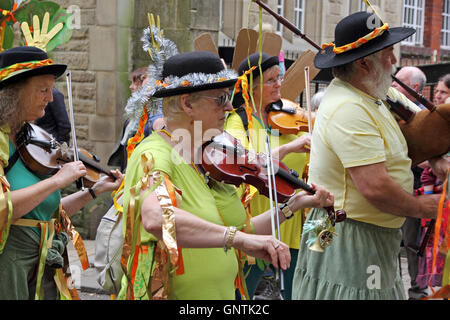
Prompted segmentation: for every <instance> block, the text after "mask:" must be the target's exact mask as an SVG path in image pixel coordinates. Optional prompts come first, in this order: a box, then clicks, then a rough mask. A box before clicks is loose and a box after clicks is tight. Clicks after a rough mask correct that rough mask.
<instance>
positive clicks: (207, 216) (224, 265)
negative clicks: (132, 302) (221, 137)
mask: <svg viewBox="0 0 450 320" xmlns="http://www.w3.org/2000/svg"><path fill="white" fill-rule="evenodd" d="M144 152H150V153H151V154H152V156H153V158H154V168H153V170H155V171H160V172H162V173H165V174H167V176H168V177H169V179H170V180H171V182H172V183H173V185H174V186H176V187H177V188H178V189H179V190H181V193H182V195H181V196H182V200H181V203H178V207H179V208H180V209H183V210H185V211H188V212H190V213H192V214H194V215H196V216H198V217H200V218H202V219H204V220H207V221H209V222H212V223H215V224H219V225H224V224H225V225H233V226H236V227H237V228H238V229H242V228H243V227H244V224H245V218H246V216H245V210H244V208H243V206H242V204H241V202H240V200H239V197H238V195H237V192H236V188H235V187H234V186H231V185H226V184H223V183H220V182H217V181H213V183H212V187H211V188H210V187H208V185H207V184H206V182H205V180H204V178H203V176H200V175H199V174H198V173H197V172H196V171H195V170H194V169H193V168H192V167H191V166H190V165H189V164H187V163H186V162H185V161H184V160H183V158H182V157H181V156H180V155H179V154H178V152H177V151H175V150H174V149H173V148H172V146H170V145H169V144H168V143H167V142H166V141H165V140H164V139H163V138H162V137H161V136H160V135H159V134H157V133H153V134H152V135H150V136H149V137H147V138H146V139H145V140H143V141H142V142H141V143H140V144H139V146H138V147H137V148H136V149H135V151H134V152H133V154H132V156H131V157H130V160H129V163H128V167H127V171H126V176H125V187H124V215H125V216H126V211H127V205H126V204H127V203H128V199H129V190H130V188H132V187H133V186H134V185H135V184H136V183H137V182H138V180H139V178H140V177H141V176H142V175H143V171H142V168H141V164H140V159H141V154H143V153H144ZM155 240H156V238H155V237H154V236H153V235H151V234H150V233H148V232H146V231H145V230H144V229H143V228H141V241H142V244H144V245H145V244H149V243H151V242H152V241H155ZM181 252H182V259H183V263H184V274H182V275H176V274H175V273H172V274H169V285H170V291H169V299H181V300H185V299H194V300H197V299H213V300H215V299H219V300H222V299H235V287H234V281H235V279H236V276H237V275H238V261H237V257H236V254H235V252H234V250H232V251H228V253H225V252H224V250H223V248H207V249H191V248H183V249H182V251H181ZM152 256H153V255H152V253H151V252H149V253H146V254H144V255H141V256H140V257H139V261H140V262H139V265H138V270H137V275H136V280H135V288H134V292H135V298H136V299H148V296H147V293H146V285H145V283H148V278H149V270H148V266H149V263H148V260H149V259H150V260H151V259H152V258H153V257H152ZM141 260H142V263H141ZM146 261H147V262H146ZM146 269H147V270H146ZM139 279H141V280H142V281H140V280H139ZM125 287H126V279H123V281H122V291H121V293H120V294H119V298H123V297H124V295H125V292H126V290H125Z"/></svg>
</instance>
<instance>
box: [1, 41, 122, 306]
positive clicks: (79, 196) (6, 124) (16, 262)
mask: <svg viewBox="0 0 450 320" xmlns="http://www.w3.org/2000/svg"><path fill="white" fill-rule="evenodd" d="M66 67H67V66H66V65H57V64H53V62H52V61H51V60H50V59H48V56H47V54H46V53H45V52H44V51H42V50H40V49H38V48H34V47H16V48H12V49H9V50H6V51H3V52H2V53H0V114H1V115H2V117H1V118H0V128H1V139H0V142H1V145H0V147H1V155H2V157H1V160H2V163H1V166H2V169H3V168H5V172H6V171H7V173H6V178H7V180H8V181H9V184H10V190H11V191H10V196H9V204H8V206H7V211H8V212H7V214H5V212H0V218H1V219H2V222H4V223H2V224H1V226H3V228H0V231H1V235H2V237H1V238H0V270H1V272H0V284H1V286H0V299H1V300H3V299H14V300H24V299H30V298H31V299H33V298H35V297H38V298H42V297H44V298H45V299H55V298H56V297H57V296H56V293H57V291H56V286H55V282H54V281H53V275H52V274H54V269H52V267H49V266H46V267H45V270H43V269H44V268H39V267H38V266H40V261H39V260H40V258H42V260H43V262H45V258H43V256H45V253H43V252H44V251H41V252H40V250H39V248H40V247H41V248H42V247H43V245H42V241H41V230H43V229H39V228H35V227H34V226H31V225H28V223H30V221H31V220H33V221H38V224H41V225H46V227H48V228H50V223H48V221H50V219H51V218H52V216H53V215H54V214H55V212H58V208H59V205H60V203H61V205H62V209H63V210H64V211H65V212H66V214H67V215H68V216H69V217H70V216H71V215H73V214H74V213H76V212H77V211H78V210H80V209H81V208H82V207H83V206H84V205H85V204H86V203H88V202H89V201H90V200H92V197H94V196H95V195H96V194H99V193H103V192H107V191H113V190H115V189H117V188H118V187H119V185H120V183H121V180H122V175H121V174H120V172H118V171H116V172H113V174H114V175H115V176H116V177H117V179H116V180H115V181H113V180H112V179H111V178H109V177H104V178H101V179H100V180H99V181H98V182H97V183H96V184H95V185H94V186H93V187H92V188H90V190H89V189H86V190H84V191H79V192H76V193H74V194H71V195H68V196H66V197H64V198H62V199H61V195H60V191H59V190H60V189H61V188H64V187H66V186H68V185H69V184H71V183H73V182H74V181H76V180H77V179H78V178H80V177H83V176H84V175H86V168H85V167H84V165H83V163H82V162H80V161H77V162H71V163H67V164H65V165H64V166H63V167H62V168H61V169H60V170H59V171H58V172H57V173H56V174H55V175H53V176H51V177H43V176H39V175H37V174H35V173H34V172H32V171H30V170H29V169H28V168H27V167H26V165H25V164H24V163H23V162H22V160H21V159H20V157H19V158H18V159H17V160H16V161H15V162H14V161H13V160H12V158H13V154H14V153H15V151H16V147H17V146H16V139H15V138H16V134H17V132H18V131H19V130H20V129H21V127H22V125H23V124H24V123H25V122H31V121H34V120H36V119H37V118H40V117H42V116H43V114H44V109H45V107H46V105H47V104H48V103H49V102H51V101H52V100H53V97H52V88H53V84H54V81H55V78H56V77H58V76H60V75H62V74H63V73H64V71H65V70H66ZM8 162H9V167H7V165H8ZM2 173H3V170H2ZM2 178H5V176H3V175H2ZM30 219H31V220H30ZM5 221H6V222H5ZM24 225H28V226H24ZM33 225H36V223H34V224H33ZM49 240H50V239H49ZM51 240H53V239H51ZM46 241H47V239H45V241H44V243H45V242H46ZM59 249H61V250H63V249H64V248H59ZM47 264H51V265H52V266H55V264H54V261H52V262H51V263H49V261H47ZM38 269H40V271H39V272H38V271H37V270H38ZM38 274H41V277H42V279H43V283H42V287H41V282H40V281H39V280H38V278H40V277H39V276H38ZM39 287H41V288H42V289H43V291H44V294H43V295H42V291H41V290H39ZM36 288H37V289H36Z"/></svg>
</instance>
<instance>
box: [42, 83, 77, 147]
mask: <svg viewBox="0 0 450 320" xmlns="http://www.w3.org/2000/svg"><path fill="white" fill-rule="evenodd" d="M52 94H53V101H52V102H50V103H49V104H47V106H46V107H45V114H44V116H43V117H42V118H39V119H37V120H36V121H35V122H34V123H35V124H36V125H38V126H39V127H41V128H42V129H44V130H45V131H47V132H48V133H50V134H51V135H52V136H53V137H55V139H56V140H57V141H58V142H60V143H63V142H66V143H67V144H69V141H70V121H69V116H68V115H67V110H66V104H65V103H64V95H63V94H62V93H61V92H60V91H59V90H57V89H56V88H53V89H52Z"/></svg>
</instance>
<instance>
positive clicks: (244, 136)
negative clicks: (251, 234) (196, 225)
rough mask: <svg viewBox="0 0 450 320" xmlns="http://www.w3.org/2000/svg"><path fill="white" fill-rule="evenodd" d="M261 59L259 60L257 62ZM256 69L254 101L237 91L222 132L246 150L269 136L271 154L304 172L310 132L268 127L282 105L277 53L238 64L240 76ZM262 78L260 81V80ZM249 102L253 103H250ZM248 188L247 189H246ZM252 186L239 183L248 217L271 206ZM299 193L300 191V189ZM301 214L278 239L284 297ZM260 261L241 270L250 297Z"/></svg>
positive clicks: (287, 294)
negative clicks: (287, 257)
mask: <svg viewBox="0 0 450 320" xmlns="http://www.w3.org/2000/svg"><path fill="white" fill-rule="evenodd" d="M260 59H261V62H260ZM259 64H261V72H262V79H261V77H260V69H259ZM253 67H254V68H256V69H254V70H253V71H252V72H250V73H249V75H247V78H248V82H249V86H250V85H251V84H253V87H252V90H251V94H252V96H253V100H250V101H249V106H250V105H251V107H252V108H251V110H246V109H250V107H248V108H247V107H246V106H245V104H244V98H243V94H242V93H241V92H239V93H237V94H236V95H235V96H234V99H233V105H234V107H235V108H236V112H234V113H232V114H230V116H229V117H228V118H227V120H226V123H225V131H227V132H228V133H230V134H231V135H232V136H234V137H235V138H236V139H238V140H240V141H241V143H242V145H244V147H245V148H246V149H248V150H253V151H255V152H266V138H267V137H269V138H270V144H271V146H272V154H273V155H274V157H277V158H278V159H280V160H282V161H283V163H284V164H286V165H287V166H288V167H289V168H290V169H293V170H295V171H296V172H298V173H299V174H300V175H301V174H302V173H303V171H304V169H305V166H306V164H307V162H308V156H307V153H306V152H309V149H308V148H309V146H310V145H311V136H310V134H309V133H305V132H299V133H298V134H281V133H280V132H279V131H278V130H270V129H268V128H269V122H268V117H269V108H270V107H271V106H272V104H279V105H280V106H281V105H282V100H281V80H282V77H281V75H280V67H279V61H278V57H277V56H269V55H268V54H266V53H262V54H260V53H259V52H256V53H254V54H251V55H250V56H248V57H247V58H245V59H244V60H242V62H241V64H240V65H239V69H238V72H239V75H243V74H244V73H246V72H249V71H248V70H250V69H251V68H253ZM251 80H253V81H251ZM261 80H262V83H261ZM252 102H253V103H254V104H252ZM248 188H250V189H248ZM252 189H253V188H252V187H249V186H245V185H241V186H240V188H239V194H240V196H241V197H243V198H250V197H247V194H248V190H250V193H251V194H252V196H251V200H249V201H247V210H248V211H249V213H250V214H251V216H253V217H256V216H258V215H259V214H261V213H263V212H265V211H267V210H268V209H269V208H270V200H269V198H267V197H266V196H264V195H262V194H260V193H259V192H258V191H256V192H254V193H253V192H252V191H251V190H252ZM299 192H300V191H299ZM302 224H303V215H302V214H301V212H298V213H297V214H295V215H294V217H293V218H292V219H290V220H289V221H287V222H285V223H283V225H282V227H281V228H280V230H281V240H282V241H283V242H285V243H286V244H287V245H288V246H289V248H290V253H291V256H292V258H293V259H292V262H291V264H292V265H291V266H290V267H289V268H288V270H286V272H285V273H284V276H285V277H284V291H283V292H282V295H283V299H284V300H290V299H291V291H292V290H291V289H292V278H293V276H294V269H295V261H294V260H296V259H297V255H298V248H299V246H300V237H301V233H302ZM259 262H260V261H257V263H256V264H246V265H245V269H244V272H245V273H246V274H248V276H247V278H246V284H247V289H248V291H249V295H250V297H251V298H252V297H253V295H254V293H255V290H256V287H257V285H258V282H259V281H260V279H261V276H262V275H263V270H262V269H264V267H265V266H266V265H264V267H263V266H262V264H261V263H259Z"/></svg>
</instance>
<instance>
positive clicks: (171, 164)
mask: <svg viewBox="0 0 450 320" xmlns="http://www.w3.org/2000/svg"><path fill="white" fill-rule="evenodd" d="M150 77H152V75H150ZM236 80H237V77H236V73H235V72H234V71H233V70H227V69H225V67H224V64H223V63H222V61H221V60H220V58H219V57H217V55H215V54H213V53H210V52H205V51H195V52H187V53H181V54H175V55H173V56H172V57H170V58H169V59H167V60H166V61H165V63H164V65H163V68H162V71H161V74H158V75H155V78H152V79H150V80H149V81H152V83H155V85H154V86H152V87H153V92H152V93H151V94H152V98H151V99H159V98H162V110H163V115H164V123H165V127H164V128H163V129H162V130H159V131H157V132H155V133H153V134H152V135H150V136H148V137H146V138H145V139H144V140H143V141H142V142H141V143H140V144H139V145H138V146H137V147H136V149H135V150H134V151H133V153H132V155H131V157H130V159H129V163H128V167H127V172H126V177H125V187H124V195H123V199H124V202H123V203H124V207H123V208H124V221H123V223H124V225H126V232H125V242H124V254H123V255H122V260H123V259H124V257H125V259H126V260H125V261H126V262H127V271H126V274H125V275H124V277H123V278H122V286H121V292H120V293H119V299H158V298H159V299H161V298H168V299H182V300H185V299H190V300H198V299H206V300H210V299H215V300H223V299H235V297H236V296H235V290H236V288H237V289H239V291H240V293H241V295H242V297H244V296H245V283H244V282H243V278H242V272H241V271H242V270H241V271H240V257H241V255H242V253H246V254H250V255H252V256H256V257H259V258H262V259H265V260H267V261H270V262H271V263H273V264H274V265H275V266H276V267H279V268H282V269H286V267H287V266H288V265H289V263H290V255H289V249H288V247H287V245H285V244H284V243H282V242H280V241H278V240H277V239H275V238H274V237H273V236H271V235H270V233H271V227H270V214H269V213H268V212H267V213H266V214H262V215H260V216H258V217H257V218H253V219H251V220H247V217H246V213H245V210H244V207H243V206H242V204H241V202H240V199H239V197H238V196H237V193H236V188H235V187H234V186H233V185H229V184H226V183H223V182H219V181H216V180H214V179H213V178H212V177H209V176H208V175H205V173H204V172H203V170H202V166H201V165H200V164H201V162H200V159H199V158H198V156H197V154H198V153H199V151H201V149H199V148H201V146H202V144H203V143H205V142H207V141H209V140H210V139H211V137H213V136H218V135H220V134H221V133H222V132H223V126H224V123H225V116H226V113H227V112H230V111H232V105H231V103H230V101H229V88H230V87H232V86H233V85H234V84H235V82H236ZM200 153H201V152H200ZM139 190H142V191H139ZM317 191H318V192H317V193H316V195H315V196H310V195H297V196H294V197H292V198H291V200H290V201H291V205H292V208H293V209H294V210H296V209H298V208H299V207H303V206H311V205H318V206H322V205H326V204H329V203H330V202H332V201H331V199H330V198H329V194H328V192H326V191H325V190H323V189H321V188H318V190H317ZM136 216H138V217H139V216H140V217H141V218H142V227H141V226H140V225H138V226H137V227H136V226H132V225H131V222H130V217H131V218H132V217H136ZM284 219H285V218H284V216H283V214H281V213H280V220H281V221H283V220H284ZM134 221H138V220H136V219H135V220H134ZM129 230H131V231H129ZM139 235H140V237H139ZM127 239H137V240H133V241H131V240H130V241H127ZM137 244H139V246H140V248H141V249H140V250H139V252H138V251H136V250H135V251H133V248H135V247H136V245H137ZM127 248H129V249H127ZM166 249H167V250H166ZM161 252H163V253H164V252H167V256H166V259H160V258H161V257H164V254H161ZM136 261H139V263H137V264H136V263H135V262H136ZM149 266H153V267H150V268H149ZM158 270H162V271H161V272H162V273H160V272H159V271H158ZM161 279H162V280H161ZM150 288H151V290H150ZM158 289H160V290H158ZM150 292H151V293H150Z"/></svg>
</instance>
